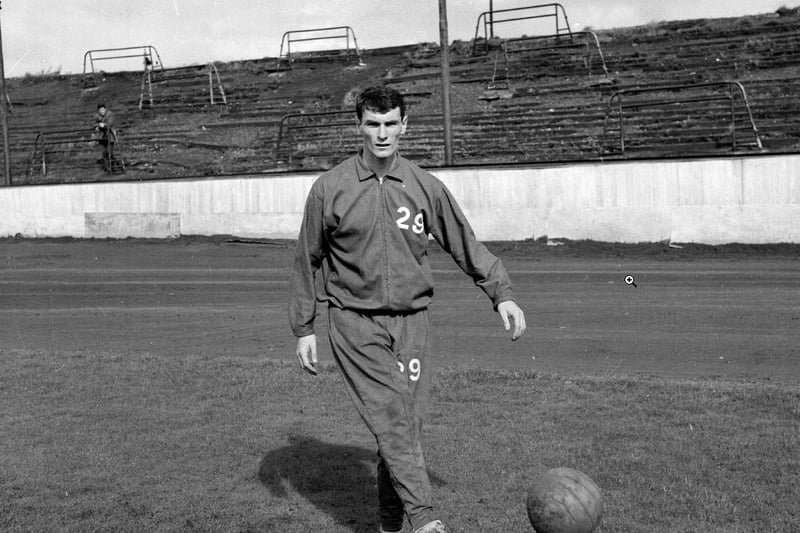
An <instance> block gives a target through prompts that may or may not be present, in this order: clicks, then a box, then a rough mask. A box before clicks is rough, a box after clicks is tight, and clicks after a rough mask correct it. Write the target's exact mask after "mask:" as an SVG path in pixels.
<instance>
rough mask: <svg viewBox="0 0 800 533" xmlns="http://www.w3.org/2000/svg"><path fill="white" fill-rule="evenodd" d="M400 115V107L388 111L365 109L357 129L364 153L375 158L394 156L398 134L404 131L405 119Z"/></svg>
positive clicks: (398, 140)
mask: <svg viewBox="0 0 800 533" xmlns="http://www.w3.org/2000/svg"><path fill="white" fill-rule="evenodd" d="M407 118H408V117H402V118H401V117H400V108H399V107H395V108H394V109H392V110H391V111H389V112H388V113H378V112H377V111H371V110H369V109H365V110H364V113H363V114H362V115H361V124H359V126H358V130H359V132H360V133H361V138H362V139H363V140H364V155H365V156H366V157H370V154H371V156H372V157H375V158H376V159H388V158H390V157H394V154H395V153H397V149H398V148H399V146H400V136H401V135H403V134H404V133H405V132H406V120H407Z"/></svg>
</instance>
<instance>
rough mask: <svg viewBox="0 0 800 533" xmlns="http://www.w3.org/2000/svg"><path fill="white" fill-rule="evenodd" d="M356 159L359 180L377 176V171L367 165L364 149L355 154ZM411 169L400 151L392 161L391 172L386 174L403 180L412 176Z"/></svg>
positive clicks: (388, 176)
mask: <svg viewBox="0 0 800 533" xmlns="http://www.w3.org/2000/svg"><path fill="white" fill-rule="evenodd" d="M355 160H356V176H358V180H359V181H366V180H368V179H370V178H375V177H376V176H375V173H374V172H373V171H371V170H370V169H369V167H368V166H367V162H366V161H365V160H364V151H363V149H362V150H359V151H358V154H357V155H356V156H355ZM410 175H411V174H410V170H409V168H408V163H407V162H406V160H405V159H404V158H403V156H401V155H400V153H399V152H397V154H396V155H395V158H394V163H392V167H391V168H390V169H389V172H388V173H387V174H386V177H387V178H391V179H394V180H397V181H403V180H404V179H406V178H408V177H409V176H410Z"/></svg>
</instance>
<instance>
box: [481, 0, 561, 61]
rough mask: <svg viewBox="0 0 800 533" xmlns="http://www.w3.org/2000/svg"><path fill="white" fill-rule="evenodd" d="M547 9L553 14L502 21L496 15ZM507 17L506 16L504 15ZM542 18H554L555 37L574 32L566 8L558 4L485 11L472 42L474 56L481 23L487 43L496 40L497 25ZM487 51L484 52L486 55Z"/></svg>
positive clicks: (484, 40) (512, 17)
mask: <svg viewBox="0 0 800 533" xmlns="http://www.w3.org/2000/svg"><path fill="white" fill-rule="evenodd" d="M546 8H553V12H552V13H544V14H536V15H525V16H519V17H517V16H513V15H512V16H511V18H504V19H501V20H497V19H495V15H496V14H499V13H503V14H506V13H518V12H522V11H541V10H543V9H546ZM559 11H560V12H561V14H562V16H563V19H564V25H563V26H562V25H561V20H560V18H559V16H558V15H559ZM504 16H505V15H504ZM542 18H554V19H555V27H556V31H555V35H563V34H564V33H566V34H569V35H571V34H572V31H571V30H570V28H569V19H568V18H567V12H566V11H565V10H564V6H562V5H561V4H558V3H551V4H539V5H535V6H523V7H512V8H508V9H495V10H492V11H484V12H483V13H481V14H480V15H478V21H477V22H476V24H475V37H474V38H473V41H472V55H477V45H478V34H479V33H480V27H481V21H483V42H484V43H487V42H488V41H489V38H490V37H491V38H494V26H495V24H501V23H505V22H517V21H521V20H534V19H542ZM485 52H486V51H484V53H485Z"/></svg>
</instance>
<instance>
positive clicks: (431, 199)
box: [288, 87, 526, 533]
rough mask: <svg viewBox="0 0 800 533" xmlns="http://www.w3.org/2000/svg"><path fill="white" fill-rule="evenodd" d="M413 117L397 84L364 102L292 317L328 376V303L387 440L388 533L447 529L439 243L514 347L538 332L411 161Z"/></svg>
mask: <svg viewBox="0 0 800 533" xmlns="http://www.w3.org/2000/svg"><path fill="white" fill-rule="evenodd" d="M405 111H406V108H405V103H404V101H403V97H402V95H401V94H399V93H398V92H397V91H395V90H393V89H391V88H387V87H371V88H368V89H365V90H364V91H363V92H362V93H361V94H360V95H359V96H358V98H357V101H356V116H357V119H358V131H359V133H360V135H361V138H362V141H363V148H362V149H361V150H360V152H359V153H357V154H355V155H353V156H352V157H350V158H349V159H347V160H346V161H344V162H342V163H341V164H339V165H338V166H336V167H335V168H333V169H331V170H329V171H327V172H325V173H324V174H322V175H321V176H320V177H319V178H318V179H317V181H316V182H315V183H314V184H313V186H312V187H311V190H310V192H309V194H308V197H307V199H306V204H305V212H304V215H303V220H302V225H301V228H300V233H299V236H298V240H297V246H296V251H295V256H294V264H293V268H292V276H291V282H290V296H289V304H288V312H289V322H290V324H291V328H292V331H293V333H294V335H295V336H296V337H297V348H296V356H297V358H298V360H299V362H300V365H301V367H302V368H303V369H305V370H306V371H308V372H310V373H311V374H316V373H317V364H318V358H317V340H316V335H315V332H314V331H315V330H314V321H315V317H316V314H317V301H318V300H319V301H322V302H326V303H327V322H328V337H329V342H330V346H331V351H332V354H333V356H334V358H335V360H336V363H337V365H338V367H339V370H340V371H341V374H342V376H343V377H344V382H345V386H346V389H347V391H348V394H349V396H350V398H351V399H352V401H353V403H354V404H355V406H356V409H357V410H358V412H359V414H360V416H361V418H362V419H363V420H364V422H365V423H366V425H367V427H368V428H369V430H370V431H371V432H372V434H373V435H374V436H375V439H376V441H377V446H378V465H377V481H378V507H379V516H380V524H381V531H382V532H387V533H388V532H397V531H401V530H402V528H403V524H404V520H405V519H406V518H407V519H408V521H409V522H410V524H411V527H412V529H413V530H414V531H415V533H444V532H445V526H444V525H443V523H442V521H441V519H440V518H441V517H440V516H439V515H438V514H437V512H436V511H435V510H434V508H433V505H432V501H431V483H430V480H429V476H428V471H427V467H426V463H425V459H424V455H423V445H422V423H423V417H424V414H425V410H426V406H427V401H428V390H429V386H430V380H431V375H432V374H431V373H432V368H431V367H432V363H433V362H432V358H431V337H432V335H431V327H430V322H429V316H428V305H429V304H430V303H431V299H432V296H433V288H434V286H433V279H432V274H431V268H430V264H429V259H428V245H429V236H432V237H433V239H435V240H436V241H437V242H438V243H439V245H441V247H442V248H443V249H444V250H446V251H447V252H448V253H450V254H451V255H452V257H453V259H454V260H455V262H456V263H457V264H458V266H459V267H460V268H461V269H462V270H463V271H464V272H465V273H466V274H467V275H469V276H470V277H471V278H472V279H473V280H474V282H475V284H476V285H477V286H478V287H480V288H481V289H482V290H483V291H484V292H485V293H486V295H487V296H488V297H489V299H490V300H491V303H492V305H493V306H494V309H495V310H496V311H497V312H498V314H499V315H500V319H501V321H502V323H503V325H504V327H505V329H506V330H511V331H512V334H511V336H512V337H511V338H512V340H516V339H518V338H519V337H520V336H521V335H522V334H523V333H524V331H525V328H526V325H525V315H524V313H523V311H522V309H520V307H519V306H518V305H517V304H516V303H515V301H514V294H513V290H512V286H511V282H510V280H509V276H508V274H507V272H506V269H505V268H504V266H503V264H502V262H501V261H500V260H499V259H498V258H497V257H495V256H494V255H492V253H490V252H489V250H488V249H487V248H486V247H485V246H484V245H483V244H481V243H480V242H478V241H477V239H476V237H475V235H474V233H473V231H472V229H471V227H470V225H469V223H468V221H467V219H466V218H465V216H464V214H463V213H462V211H461V209H460V208H459V206H458V204H457V203H456V201H455V199H454V198H453V196H452V194H451V193H450V192H449V191H448V189H447V188H446V187H445V185H444V184H443V183H442V182H441V181H439V180H438V179H437V178H436V177H434V176H433V175H432V174H430V173H428V172H426V171H425V170H422V169H421V168H420V167H418V166H417V165H415V164H414V163H412V162H411V161H409V160H407V159H405V158H404V157H403V156H401V155H400V153H399V143H400V138H401V136H402V135H403V134H404V133H405V132H406V127H407V121H408V117H407V116H406V112H405ZM320 271H321V275H322V287H321V289H320V291H319V293H318V292H317V289H316V285H315V279H316V276H317V275H318V273H319V272H320Z"/></svg>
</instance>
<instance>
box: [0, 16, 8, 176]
mask: <svg viewBox="0 0 800 533" xmlns="http://www.w3.org/2000/svg"><path fill="white" fill-rule="evenodd" d="M0 9H2V7H1V6H0ZM7 96H8V95H7V94H6V72H5V68H4V66H3V33H2V31H1V30H0V122H2V129H3V163H4V168H3V182H2V183H0V185H2V186H3V187H10V186H11V160H10V159H9V156H8V153H9V149H8V117H7V111H8V109H7V108H6V105H7V103H8V98H7Z"/></svg>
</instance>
